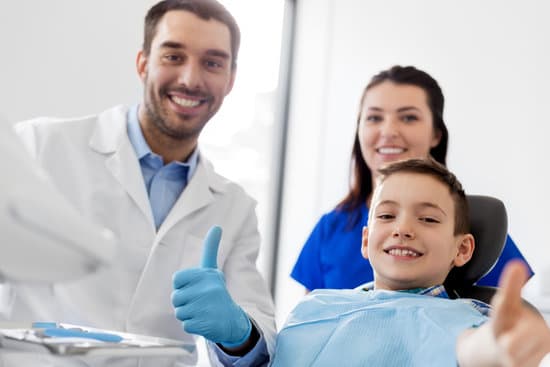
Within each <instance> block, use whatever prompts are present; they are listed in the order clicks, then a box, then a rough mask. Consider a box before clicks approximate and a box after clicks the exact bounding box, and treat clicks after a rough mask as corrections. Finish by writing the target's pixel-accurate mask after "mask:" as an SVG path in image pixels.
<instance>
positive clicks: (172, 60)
mask: <svg viewBox="0 0 550 367" xmlns="http://www.w3.org/2000/svg"><path fill="white" fill-rule="evenodd" d="M163 58H164V60H166V61H168V62H170V63H177V62H180V61H181V60H182V57H181V56H179V55H164V57H163Z"/></svg>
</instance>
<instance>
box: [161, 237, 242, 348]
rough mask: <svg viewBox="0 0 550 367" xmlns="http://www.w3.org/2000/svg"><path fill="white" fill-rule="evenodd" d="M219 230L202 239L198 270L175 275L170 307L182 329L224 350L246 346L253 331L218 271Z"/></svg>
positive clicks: (194, 269) (179, 272)
mask: <svg viewBox="0 0 550 367" xmlns="http://www.w3.org/2000/svg"><path fill="white" fill-rule="evenodd" d="M220 238H221V228H220V227H212V228H211V229H210V231H209V232H208V234H207V235H206V238H205V239H204V249H203V256H202V263H201V266H200V267H198V268H192V269H185V270H181V271H178V272H176V273H175V274H174V291H173V292H172V304H173V305H174V308H175V312H176V318H177V319H178V320H180V321H182V323H183V329H184V330H185V331H186V332H188V333H191V334H198V335H202V336H204V337H205V338H206V339H208V340H210V341H213V342H215V343H220V344H222V345H223V346H224V347H226V348H237V347H239V346H241V345H242V344H243V343H245V342H246V341H247V340H248V338H249V336H250V334H251V331H252V325H251V323H250V320H249V318H248V316H247V315H246V313H245V312H244V311H243V310H242V308H241V307H239V305H237V304H236V303H235V302H234V301H233V299H232V298H231V296H230V295H229V292H228V291H227V288H226V286H225V278H224V276H223V273H222V272H221V271H220V270H218V269H217V267H218V266H217V260H216V259H217V256H218V246H219V242H220Z"/></svg>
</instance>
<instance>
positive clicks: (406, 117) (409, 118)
mask: <svg viewBox="0 0 550 367" xmlns="http://www.w3.org/2000/svg"><path fill="white" fill-rule="evenodd" d="M401 120H402V121H404V122H414V121H418V116H416V115H403V116H402V117H401Z"/></svg>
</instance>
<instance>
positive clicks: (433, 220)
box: [420, 217, 439, 223]
mask: <svg viewBox="0 0 550 367" xmlns="http://www.w3.org/2000/svg"><path fill="white" fill-rule="evenodd" d="M420 221H422V222H426V223H439V220H438V219H436V218H433V217H420Z"/></svg>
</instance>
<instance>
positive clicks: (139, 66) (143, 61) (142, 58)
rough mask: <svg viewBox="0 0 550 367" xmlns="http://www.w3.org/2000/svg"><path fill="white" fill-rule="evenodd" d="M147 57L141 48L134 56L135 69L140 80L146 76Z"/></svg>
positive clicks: (143, 79)
mask: <svg viewBox="0 0 550 367" xmlns="http://www.w3.org/2000/svg"><path fill="white" fill-rule="evenodd" d="M148 59H149V58H148V57H147V56H146V55H145V53H144V52H143V50H140V51H139V52H138V54H137V56H136V71H137V74H138V76H139V78H140V79H141V80H142V81H145V77H146V76H147V61H148Z"/></svg>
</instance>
